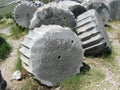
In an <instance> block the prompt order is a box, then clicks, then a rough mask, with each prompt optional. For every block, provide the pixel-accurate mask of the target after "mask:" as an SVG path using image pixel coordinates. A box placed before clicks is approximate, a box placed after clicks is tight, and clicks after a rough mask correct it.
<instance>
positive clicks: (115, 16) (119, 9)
mask: <svg viewBox="0 0 120 90" xmlns="http://www.w3.org/2000/svg"><path fill="white" fill-rule="evenodd" d="M109 8H110V17H111V20H119V19H120V0H110V2H109Z"/></svg>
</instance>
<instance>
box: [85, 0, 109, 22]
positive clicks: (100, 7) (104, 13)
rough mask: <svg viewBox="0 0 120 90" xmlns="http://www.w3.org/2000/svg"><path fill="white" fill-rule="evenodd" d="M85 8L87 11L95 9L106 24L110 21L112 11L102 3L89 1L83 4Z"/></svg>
mask: <svg viewBox="0 0 120 90" xmlns="http://www.w3.org/2000/svg"><path fill="white" fill-rule="evenodd" d="M83 6H84V7H85V8H86V9H87V10H90V9H95V10H96V11H97V12H98V13H99V15H100V16H101V18H102V19H103V22H104V23H107V22H108V21H109V20H110V10H109V8H108V6H107V5H105V4H104V3H103V2H102V1H98V2H97V1H94V0H93V1H88V2H85V3H84V4H83Z"/></svg>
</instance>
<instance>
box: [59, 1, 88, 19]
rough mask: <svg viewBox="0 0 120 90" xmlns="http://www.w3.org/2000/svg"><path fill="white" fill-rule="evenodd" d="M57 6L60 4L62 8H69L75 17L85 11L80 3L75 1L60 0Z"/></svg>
mask: <svg viewBox="0 0 120 90" xmlns="http://www.w3.org/2000/svg"><path fill="white" fill-rule="evenodd" d="M57 6H60V7H62V8H64V9H65V8H66V9H70V10H71V11H72V12H73V14H74V16H75V17H77V16H78V15H80V14H82V13H83V12H85V11H86V9H85V8H84V7H83V6H81V5H80V3H77V2H76V1H67V0H66V1H60V2H59V3H58V4H57Z"/></svg>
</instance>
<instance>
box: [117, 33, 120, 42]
mask: <svg viewBox="0 0 120 90" xmlns="http://www.w3.org/2000/svg"><path fill="white" fill-rule="evenodd" d="M117 39H118V40H119V42H120V32H118V33H117Z"/></svg>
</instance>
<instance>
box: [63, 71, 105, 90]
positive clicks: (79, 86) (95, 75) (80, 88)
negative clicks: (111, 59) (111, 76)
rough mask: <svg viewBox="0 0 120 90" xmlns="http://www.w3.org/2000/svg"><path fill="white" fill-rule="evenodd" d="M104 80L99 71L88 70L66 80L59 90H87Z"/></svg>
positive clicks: (102, 74)
mask: <svg viewBox="0 0 120 90" xmlns="http://www.w3.org/2000/svg"><path fill="white" fill-rule="evenodd" d="M104 78H105V75H104V73H102V71H100V70H95V69H94V70H93V69H91V70H89V71H88V72H86V73H85V74H80V75H77V76H75V77H71V78H67V79H66V80H65V81H64V82H63V83H62V85H61V87H62V88H61V90H89V89H90V87H92V88H93V87H96V86H95V85H97V84H98V83H99V82H100V81H102V80H103V79H104Z"/></svg>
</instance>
